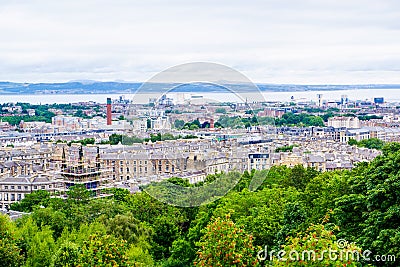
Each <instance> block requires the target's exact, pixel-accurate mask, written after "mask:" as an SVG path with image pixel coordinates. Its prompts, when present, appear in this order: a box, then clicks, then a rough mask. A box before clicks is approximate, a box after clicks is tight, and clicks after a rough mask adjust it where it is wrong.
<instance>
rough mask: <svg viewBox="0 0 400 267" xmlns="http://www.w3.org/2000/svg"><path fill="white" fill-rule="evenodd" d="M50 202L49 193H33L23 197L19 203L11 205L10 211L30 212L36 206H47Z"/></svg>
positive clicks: (42, 191)
mask: <svg viewBox="0 0 400 267" xmlns="http://www.w3.org/2000/svg"><path fill="white" fill-rule="evenodd" d="M49 201H50V193H49V192H47V191H45V190H37V191H33V192H32V193H30V194H27V195H25V198H24V199H22V200H21V201H19V202H15V203H13V204H11V206H10V209H11V210H16V211H23V212H32V211H33V209H34V208H35V207H37V206H45V207H46V206H47V205H48V204H49Z"/></svg>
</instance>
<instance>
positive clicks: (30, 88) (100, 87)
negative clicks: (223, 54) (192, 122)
mask: <svg viewBox="0 0 400 267" xmlns="http://www.w3.org/2000/svg"><path fill="white" fill-rule="evenodd" d="M141 85H142V83H129V82H97V81H91V80H90V81H89V80H88V81H86V80H85V81H71V82H65V83H13V82H0V95H5V94H8V95H13V94H112V93H114V94H120V93H135V92H136V91H137V90H138V89H139V88H140V86H141ZM173 86H175V84H173ZM176 86H177V87H176V88H175V90H174V91H175V92H225V91H226V89H225V88H224V86H217V85H211V84H207V85H204V84H189V85H181V86H179V85H178V84H176ZM226 86H229V87H231V88H232V87H233V88H235V89H236V90H240V91H242V92H246V91H253V90H254V88H250V87H247V86H245V85H242V84H229V85H228V84H227V85H226ZM166 87H168V88H170V87H171V84H163V83H157V84H156V83H154V84H146V88H145V89H143V91H140V92H146V93H150V92H160V91H163V88H166ZM258 87H259V89H260V90H261V91H272V92H296V91H321V90H324V91H325V90H326V91H329V90H351V89H398V88H400V85H398V84H372V85H371V84H370V85H295V84H258Z"/></svg>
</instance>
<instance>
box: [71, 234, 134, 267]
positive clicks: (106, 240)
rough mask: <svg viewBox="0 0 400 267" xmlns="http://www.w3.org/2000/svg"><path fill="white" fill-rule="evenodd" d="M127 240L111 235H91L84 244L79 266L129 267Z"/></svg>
mask: <svg viewBox="0 0 400 267" xmlns="http://www.w3.org/2000/svg"><path fill="white" fill-rule="evenodd" d="M126 250H127V245H126V241H125V240H121V239H116V238H114V237H113V236H110V235H103V236H98V235H91V236H89V239H88V240H87V241H84V242H83V245H82V247H81V253H80V254H79V257H78V264H77V266H81V267H92V266H99V267H102V266H120V267H122V266H129V263H128V257H127V256H126Z"/></svg>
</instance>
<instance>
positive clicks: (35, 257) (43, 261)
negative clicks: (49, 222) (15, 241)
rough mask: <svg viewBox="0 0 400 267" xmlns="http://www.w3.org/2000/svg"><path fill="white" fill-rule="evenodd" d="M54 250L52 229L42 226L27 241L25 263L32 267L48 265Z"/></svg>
mask: <svg viewBox="0 0 400 267" xmlns="http://www.w3.org/2000/svg"><path fill="white" fill-rule="evenodd" d="M54 251H55V243H54V239H53V231H51V229H50V227H48V226H44V227H42V229H41V230H40V231H38V232H36V233H35V234H34V235H33V237H32V239H31V240H30V241H29V242H28V250H27V258H26V265H27V266H32V267H42V266H50V265H51V262H52V256H53V254H54Z"/></svg>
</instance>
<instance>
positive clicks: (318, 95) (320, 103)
mask: <svg viewBox="0 0 400 267" xmlns="http://www.w3.org/2000/svg"><path fill="white" fill-rule="evenodd" d="M317 97H318V107H322V94H317Z"/></svg>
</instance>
